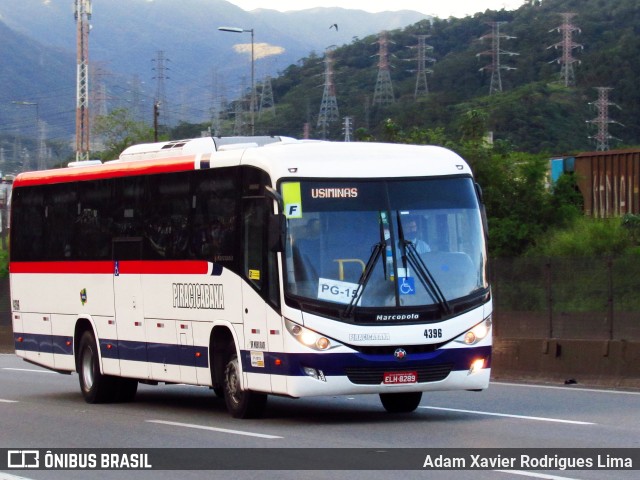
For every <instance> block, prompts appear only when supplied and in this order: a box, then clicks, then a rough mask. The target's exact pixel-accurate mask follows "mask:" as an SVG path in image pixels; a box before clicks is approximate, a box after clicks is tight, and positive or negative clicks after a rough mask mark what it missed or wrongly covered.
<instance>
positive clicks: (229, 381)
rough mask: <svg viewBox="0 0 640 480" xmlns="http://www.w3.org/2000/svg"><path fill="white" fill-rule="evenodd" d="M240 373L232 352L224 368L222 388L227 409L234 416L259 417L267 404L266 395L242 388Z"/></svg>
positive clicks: (235, 356)
mask: <svg viewBox="0 0 640 480" xmlns="http://www.w3.org/2000/svg"><path fill="white" fill-rule="evenodd" d="M240 375H241V373H240V365H239V363H238V356H237V355H236V354H235V352H234V353H232V354H231V356H230V357H229V360H228V361H227V365H226V367H225V369H224V385H223V389H224V401H225V403H226V405H227V410H229V413H230V414H231V416H232V417H234V418H259V417H261V416H262V414H263V413H264V409H265V407H266V405H267V395H266V394H264V393H257V392H252V391H250V390H242V389H241V382H240Z"/></svg>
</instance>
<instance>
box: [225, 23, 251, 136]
mask: <svg viewBox="0 0 640 480" xmlns="http://www.w3.org/2000/svg"><path fill="white" fill-rule="evenodd" d="M218 30H220V31H221V32H232V33H251V99H250V100H249V103H250V105H249V112H250V115H251V135H255V133H256V122H255V111H256V108H255V105H256V75H255V69H256V67H255V64H256V60H255V53H254V37H253V28H240V27H218Z"/></svg>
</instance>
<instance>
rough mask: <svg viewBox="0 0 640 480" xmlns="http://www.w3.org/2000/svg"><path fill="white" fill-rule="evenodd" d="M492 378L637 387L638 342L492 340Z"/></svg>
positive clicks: (639, 376) (639, 373)
mask: <svg viewBox="0 0 640 480" xmlns="http://www.w3.org/2000/svg"><path fill="white" fill-rule="evenodd" d="M492 377H493V379H494V380H514V381H516V380H517V381H522V380H524V381H537V382H549V383H554V384H563V385H564V384H574V383H576V384H580V385H589V386H601V387H615V388H640V342H629V341H625V340H565V339H553V338H551V339H527V338H509V339H505V338H495V337H494V347H493V355H492Z"/></svg>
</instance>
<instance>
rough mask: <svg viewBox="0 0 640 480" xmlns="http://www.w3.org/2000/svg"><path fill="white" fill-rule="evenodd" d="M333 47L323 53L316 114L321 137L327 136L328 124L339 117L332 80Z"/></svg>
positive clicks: (334, 86)
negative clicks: (322, 73)
mask: <svg viewBox="0 0 640 480" xmlns="http://www.w3.org/2000/svg"><path fill="white" fill-rule="evenodd" d="M333 75H334V73H333V48H331V47H330V48H327V50H326V51H325V54H324V90H323V92H322V103H321V104H320V113H319V114H318V125H317V128H318V129H320V133H321V136H322V138H327V133H328V130H329V124H331V123H333V122H336V121H337V120H338V119H339V118H340V114H339V113H338V101H337V100H336V84H335V82H334V80H333Z"/></svg>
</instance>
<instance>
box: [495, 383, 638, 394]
mask: <svg viewBox="0 0 640 480" xmlns="http://www.w3.org/2000/svg"><path fill="white" fill-rule="evenodd" d="M491 385H500V386H504V387H526V388H547V389H550V390H562V391H564V392H569V391H571V392H591V393H615V394H618V395H640V392H629V391H626V390H606V389H603V388H582V387H577V386H575V385H574V386H565V387H560V386H556V385H532V384H530V383H507V382H491Z"/></svg>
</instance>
